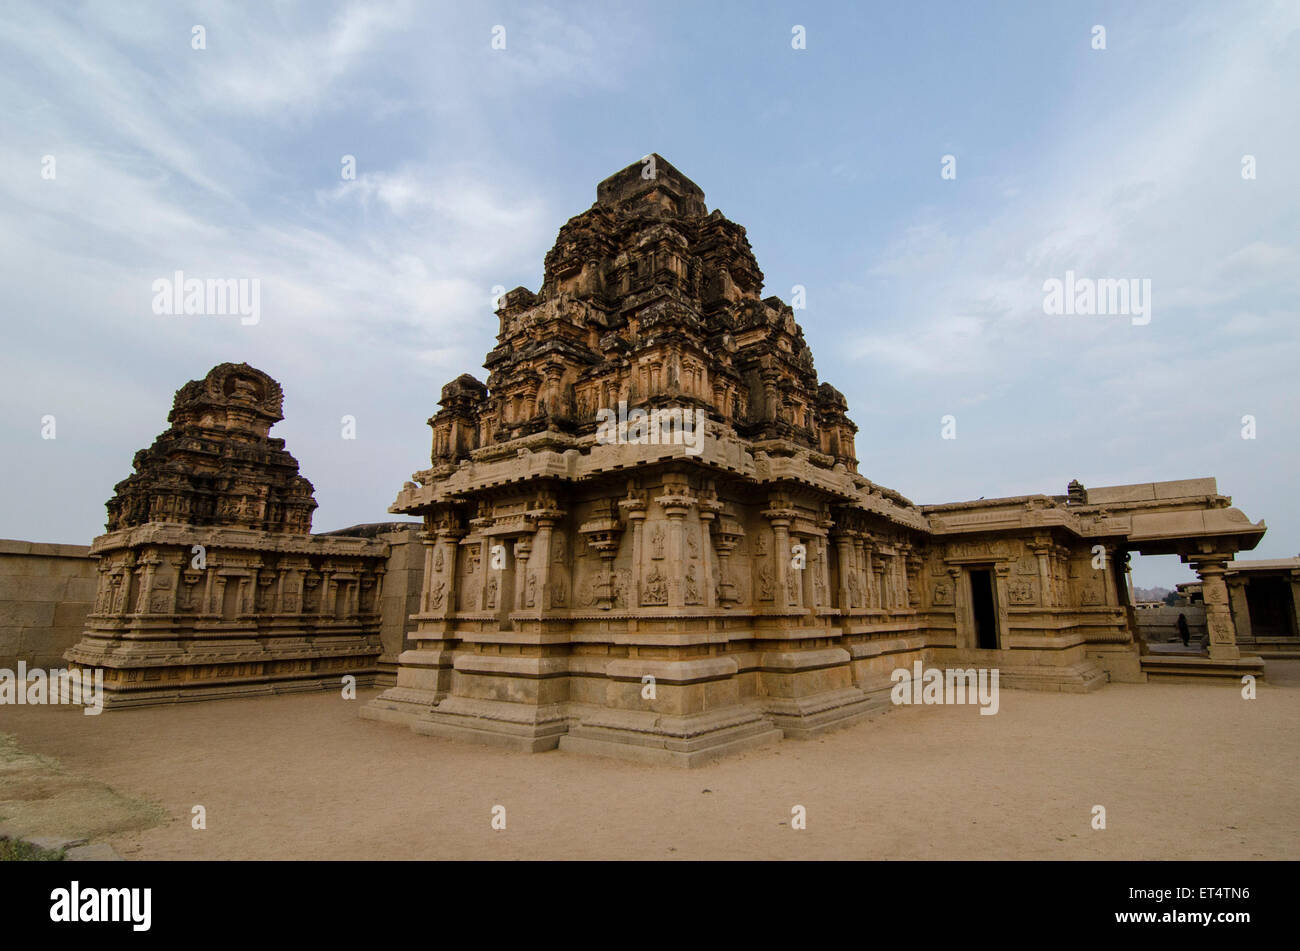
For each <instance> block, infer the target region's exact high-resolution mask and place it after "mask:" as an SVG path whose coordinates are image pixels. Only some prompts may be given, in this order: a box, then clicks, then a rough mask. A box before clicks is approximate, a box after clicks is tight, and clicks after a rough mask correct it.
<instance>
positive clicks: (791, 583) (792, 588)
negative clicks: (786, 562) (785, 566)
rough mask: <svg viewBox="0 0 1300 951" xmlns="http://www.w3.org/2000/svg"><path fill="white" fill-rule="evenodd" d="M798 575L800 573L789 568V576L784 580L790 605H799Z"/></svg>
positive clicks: (795, 569)
mask: <svg viewBox="0 0 1300 951" xmlns="http://www.w3.org/2000/svg"><path fill="white" fill-rule="evenodd" d="M800 574H801V572H800V571H799V569H797V568H791V569H790V572H789V574H787V575H786V578H785V585H786V592H787V593H788V594H789V595H790V603H791V604H794V605H798V604H799V601H800V595H801V593H802V592H801V590H800V588H801V585H800V583H799V582H800V578H799V575H800Z"/></svg>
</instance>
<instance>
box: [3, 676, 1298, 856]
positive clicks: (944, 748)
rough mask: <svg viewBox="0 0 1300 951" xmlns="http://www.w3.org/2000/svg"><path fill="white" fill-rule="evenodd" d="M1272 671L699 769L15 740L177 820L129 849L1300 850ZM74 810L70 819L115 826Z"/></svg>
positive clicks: (337, 743) (236, 718)
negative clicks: (1236, 682) (798, 812)
mask: <svg viewBox="0 0 1300 951" xmlns="http://www.w3.org/2000/svg"><path fill="white" fill-rule="evenodd" d="M1268 677H1269V680H1268V681H1265V682H1263V683H1261V685H1260V688H1259V695H1258V698H1257V699H1255V700H1244V699H1242V696H1241V691H1240V688H1238V687H1234V686H1211V685H1204V684H1186V685H1183V684H1132V685H1130V684H1109V685H1107V686H1106V687H1104V688H1102V689H1101V690H1099V691H1097V692H1095V693H1091V694H1082V695H1076V694H1059V693H1037V692H1030V691H1012V690H1006V691H1003V692H1002V695H1001V709H1000V712H999V713H998V714H997V715H996V716H981V715H980V714H979V709H978V708H977V707H974V706H949V707H942V706H930V707H900V708H896V709H894V710H891V711H890V712H888V713H886V714H884V715H881V716H878V717H876V718H874V719H872V720H869V721H866V722H863V723H860V724H857V725H855V726H852V727H849V728H847V729H844V730H841V731H838V732H836V733H832V734H829V735H827V736H824V737H821V738H819V739H816V740H812V741H808V742H796V741H785V742H783V743H781V744H778V745H776V746H774V747H768V748H765V749H760V750H755V751H752V752H750V753H746V754H744V755H741V756H738V757H735V758H732V759H729V760H725V761H723V762H720V763H717V764H714V765H711V766H706V767H703V768H700V769H694V770H680V769H673V768H668V767H658V766H645V765H641V764H637V763H626V762H622V761H617V760H606V759H599V758H595V757H587V756H581V755H577V754H569V753H562V752H558V751H557V752H550V753H542V754H535V755H528V754H523V753H513V752H508V751H504V750H498V749H493V748H488V747H480V746H475V745H471V744H462V743H457V742H453V741H450V740H443V739H439V738H434V737H427V736H419V735H416V734H413V733H411V732H410V731H409V730H406V729H404V728H402V727H398V726H395V725H391V724H384V723H377V722H373V721H369V720H362V719H361V718H360V717H359V716H358V715H357V710H358V708H359V706H360V705H361V704H363V703H365V702H366V701H367V700H368V699H369V698H370V697H371V696H373V695H374V693H375V691H361V692H360V696H359V698H358V700H356V701H346V700H343V699H341V698H340V697H339V696H338V694H335V693H311V694H298V695H289V696H279V697H266V698H257V699H247V700H226V701H216V702H210V703H199V704H181V705H174V706H165V707H153V708H145V709H139V710H125V711H118V712H113V713H106V714H104V715H102V716H99V717H83V716H81V715H80V714H79V713H78V712H76V711H72V710H67V709H57V708H39V707H14V708H8V709H7V710H5V711H4V722H3V729H4V730H6V731H8V732H10V733H13V734H15V735H16V736H17V737H18V739H19V742H20V743H21V745H22V746H23V747H24V748H25V749H27V750H30V751H32V752H34V753H37V754H40V755H42V756H46V757H53V758H54V759H56V760H58V761H59V763H61V764H62V765H63V768H64V769H65V770H71V771H74V772H75V773H76V774H77V775H79V776H84V777H87V778H89V779H93V780H94V781H97V782H99V783H103V784H107V786H109V787H111V788H112V789H113V790H116V791H117V792H118V793H120V794H121V796H122V797H126V799H128V800H144V801H155V802H158V803H159V804H160V805H161V807H162V808H163V809H164V810H165V811H166V813H167V814H168V815H169V816H170V817H171V821H168V822H164V823H162V824H158V825H154V826H152V827H150V828H141V827H135V828H123V829H122V831H118V832H114V833H109V834H108V835H107V840H108V841H109V842H111V844H112V845H113V846H114V847H115V848H116V849H117V851H118V852H120V853H121V854H122V855H123V856H125V857H127V858H161V859H165V858H178V859H179V858H186V859H189V858H192V859H233V858H250V859H276V858H303V859H370V858H381V859H382V858H391V859H540V858H561V859H596V858H600V859H646V858H649V859H663V858H681V859H709V858H735V859H819V858H820V859H907V858H920V859H941V858H951V859H978V858H1008V859H1009V858H1022V859H1251V858H1267V859H1295V858H1300V835H1297V833H1298V832H1300V810H1297V806H1298V805H1300V796H1297V791H1298V790H1297V777H1298V776H1300V662H1297V661H1271V662H1269V665H1268ZM196 804H201V805H203V806H204V807H205V809H206V813H207V829H206V830H201V831H198V830H194V829H192V828H191V823H190V816H191V809H192V807H193V806H194V805H196ZM796 804H798V805H802V806H804V807H806V809H807V815H808V827H807V829H806V830H804V831H798V830H793V829H791V827H790V817H791V808H792V807H793V806H794V805H796ZM495 805H503V806H505V807H506V816H507V828H506V830H505V831H494V830H493V829H492V828H491V825H490V822H491V814H492V808H493V806H495ZM1094 805H1103V806H1104V807H1105V808H1106V815H1107V828H1106V829H1105V830H1102V831H1096V830H1094V829H1093V828H1092V827H1091V819H1092V808H1093V806H1094ZM77 808H78V809H80V810H84V814H82V813H81V812H77V811H76V810H72V811H70V812H69V813H68V819H69V821H73V820H74V819H75V821H77V822H80V823H81V828H91V827H102V826H104V825H107V824H111V823H112V822H114V821H117V820H115V819H113V818H112V816H111V815H110V809H109V806H108V805H106V804H97V803H96V802H95V801H93V800H91V801H87V802H85V803H84V804H82V805H81V806H79V807H77ZM100 810H103V814H100ZM4 811H5V809H4V808H3V807H0V813H3V812H4ZM43 831H47V832H59V833H65V832H66V831H67V830H66V829H55V830H43Z"/></svg>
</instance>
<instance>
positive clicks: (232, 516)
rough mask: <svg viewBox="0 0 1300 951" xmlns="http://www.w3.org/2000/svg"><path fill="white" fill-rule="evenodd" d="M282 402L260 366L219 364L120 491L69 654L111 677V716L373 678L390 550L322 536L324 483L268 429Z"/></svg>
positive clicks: (180, 396) (196, 385)
mask: <svg viewBox="0 0 1300 951" xmlns="http://www.w3.org/2000/svg"><path fill="white" fill-rule="evenodd" d="M283 401H284V394H283V392H282V391H281V389H280V385H279V384H278V383H277V382H276V381H275V380H273V379H272V378H271V377H270V376H268V375H267V374H265V373H263V372H262V371H261V370H257V369H254V368H253V367H250V366H249V365H248V364H246V363H240V364H234V363H223V364H221V365H220V366H217V367H213V369H212V370H211V371H210V372H209V373H208V374H207V376H205V377H204V378H203V379H202V380H191V381H190V382H189V383H186V384H185V385H184V386H183V387H181V388H180V389H179V390H178V391H177V392H176V397H175V400H174V402H173V404H172V410H171V414H170V415H169V416H168V417H167V419H168V422H169V423H170V424H171V425H170V426H169V428H168V429H167V431H166V432H164V433H163V434H162V435H161V436H159V437H158V438H157V439H156V440H155V441H154V444H153V446H151V447H150V448H149V449H144V450H141V451H140V452H137V453H136V455H135V465H134V468H135V472H134V473H133V474H132V475H131V476H129V477H128V478H126V479H124V480H123V481H121V482H119V483H118V484H117V486H116V489H115V492H114V495H113V498H112V499H111V500H110V501H109V502H108V526H107V528H108V531H107V533H106V534H104V535H101V536H99V537H98V538H96V539H95V540H94V542H93V543H92V545H91V553H92V554H95V555H98V556H99V582H98V589H97V592H96V595H95V603H94V606H93V607H92V609H91V611H90V614H89V615H88V616H87V619H86V631H85V633H84V635H83V636H82V639H81V640H80V641H79V642H78V643H77V644H76V645H74V646H73V647H72V648H71V649H70V650H69V651H68V652H67V654H66V655H65V656H66V657H67V659H68V660H70V661H72V662H73V663H74V664H75V665H77V666H79V667H85V668H95V667H102V668H104V669H105V676H104V688H105V705H106V706H107V707H121V706H135V705H142V704H154V703H166V702H174V701H183V700H204V699H209V698H214V697H224V696H246V695H253V694H265V693H273V692H281V691H286V690H301V689H309V688H321V687H326V686H328V687H336V686H337V685H338V684H339V683H340V677H341V676H342V675H344V674H351V675H352V676H355V677H357V678H358V682H371V681H373V680H374V678H375V675H376V673H377V659H378V657H379V654H380V632H379V626H380V611H379V599H380V593H381V591H382V582H383V575H384V573H385V571H386V567H385V562H386V559H387V557H388V555H389V546H388V545H387V544H386V543H384V542H381V541H374V540H369V539H364V538H349V537H339V536H322V535H312V534H310V533H311V519H312V511H313V510H314V509H315V508H316V500H315V499H314V498H313V496H312V485H311V483H310V482H308V481H307V480H306V479H305V478H303V477H302V476H301V475H299V474H298V461H297V460H296V459H294V457H293V456H292V455H290V454H289V453H288V452H286V451H285V448H284V440H283V439H277V438H274V437H272V436H270V435H269V433H270V429H271V427H272V426H273V425H275V423H277V422H279V421H280V420H281V419H283V418H284V413H283V411H282V405H283Z"/></svg>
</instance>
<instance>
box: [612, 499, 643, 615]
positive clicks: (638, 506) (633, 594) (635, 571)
mask: <svg viewBox="0 0 1300 951" xmlns="http://www.w3.org/2000/svg"><path fill="white" fill-rule="evenodd" d="M618 507H619V508H620V509H621V510H622V511H623V512H624V513H625V514H626V515H627V519H628V521H629V522H631V523H632V582H631V587H632V590H631V591H628V592H626V593H625V597H626V599H627V603H628V606H629V607H639V606H640V604H641V566H642V565H643V564H645V562H644V560H643V556H644V552H645V531H644V529H645V518H646V511H645V510H646V503H645V499H643V498H641V497H640V496H639V495H637V494H636V491H635V490H634V489H633V488H632V487H631V486H629V487H628V491H627V498H625V499H623V500H621V501H620V502H619V503H618Z"/></svg>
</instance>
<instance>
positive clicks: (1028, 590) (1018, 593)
mask: <svg viewBox="0 0 1300 951" xmlns="http://www.w3.org/2000/svg"><path fill="white" fill-rule="evenodd" d="M1007 590H1008V592H1009V593H1010V595H1011V603H1012V604H1033V603H1034V584H1033V582H1032V581H1019V580H1017V581H1012V582H1011V583H1010V584H1009V585H1007Z"/></svg>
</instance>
